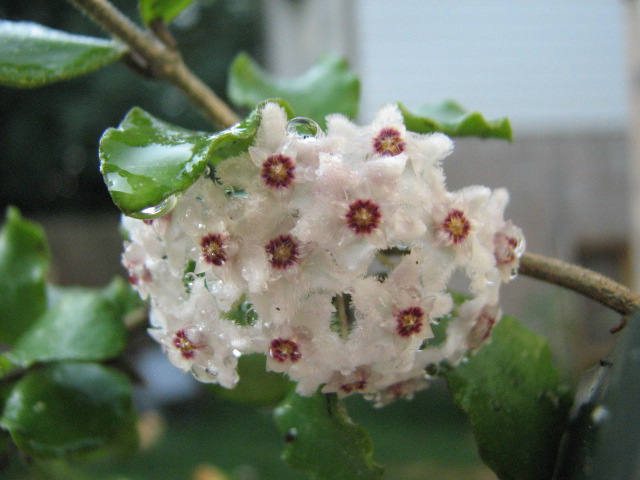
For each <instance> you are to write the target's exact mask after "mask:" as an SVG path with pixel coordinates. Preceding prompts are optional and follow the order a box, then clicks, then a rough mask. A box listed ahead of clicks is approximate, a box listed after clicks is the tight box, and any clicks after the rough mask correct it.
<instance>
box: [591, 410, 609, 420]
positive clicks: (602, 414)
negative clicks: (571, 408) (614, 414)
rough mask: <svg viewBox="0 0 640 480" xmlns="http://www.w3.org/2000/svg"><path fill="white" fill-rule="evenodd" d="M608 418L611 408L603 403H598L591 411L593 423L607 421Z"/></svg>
mask: <svg viewBox="0 0 640 480" xmlns="http://www.w3.org/2000/svg"><path fill="white" fill-rule="evenodd" d="M607 418H609V410H607V409H606V408H605V407H603V406H602V405H598V406H597V407H596V408H594V409H593V411H592V412H591V419H592V420H593V423H595V424H596V425H597V424H598V423H600V422H603V421H605V420H606V419H607Z"/></svg>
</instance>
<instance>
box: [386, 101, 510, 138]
mask: <svg viewBox="0 0 640 480" xmlns="http://www.w3.org/2000/svg"><path fill="white" fill-rule="evenodd" d="M398 107H399V108H400V111H401V112H402V115H403V117H404V123H405V125H406V127H407V129H408V130H411V131H413V132H416V133H431V132H442V133H445V134H447V135H449V136H450V137H480V138H498V139H502V140H508V141H512V140H513V133H512V131H511V123H509V119H508V118H499V119H496V120H486V119H485V118H484V117H483V116H482V115H481V114H480V113H478V112H468V111H467V110H465V109H464V108H463V107H461V106H460V105H459V104H458V103H456V102H453V101H451V100H447V101H445V102H442V103H440V104H437V105H425V106H423V107H420V108H418V109H416V111H415V112H411V111H409V110H408V109H407V108H406V107H405V106H404V105H403V104H401V103H399V104H398Z"/></svg>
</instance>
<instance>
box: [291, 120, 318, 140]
mask: <svg viewBox="0 0 640 480" xmlns="http://www.w3.org/2000/svg"><path fill="white" fill-rule="evenodd" d="M287 132H288V133H290V134H292V135H296V136H298V137H301V138H311V137H314V138H318V137H321V136H323V135H324V134H323V132H322V130H321V129H320V125H318V124H317V123H316V122H315V121H314V120H311V119H310V118H307V117H295V118H292V119H291V120H289V123H287Z"/></svg>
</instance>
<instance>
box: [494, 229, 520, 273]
mask: <svg viewBox="0 0 640 480" xmlns="http://www.w3.org/2000/svg"><path fill="white" fill-rule="evenodd" d="M494 244H495V252H494V253H495V256H496V263H497V264H498V265H509V264H510V263H513V262H515V260H516V248H518V240H517V239H516V238H514V237H510V236H508V235H505V234H504V233H502V232H498V233H496V235H495V237H494Z"/></svg>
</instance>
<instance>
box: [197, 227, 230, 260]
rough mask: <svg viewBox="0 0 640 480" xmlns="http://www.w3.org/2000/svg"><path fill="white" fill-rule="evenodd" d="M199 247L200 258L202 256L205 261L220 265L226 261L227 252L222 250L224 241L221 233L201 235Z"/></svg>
mask: <svg viewBox="0 0 640 480" xmlns="http://www.w3.org/2000/svg"><path fill="white" fill-rule="evenodd" d="M200 248H201V249H202V258H204V260H205V261H206V262H207V263H211V264H213V265H217V266H220V265H223V264H224V262H226V261H227V254H226V252H225V251H224V241H223V239H222V235H220V234H218V233H210V234H209V235H206V236H204V237H202V240H200Z"/></svg>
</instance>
